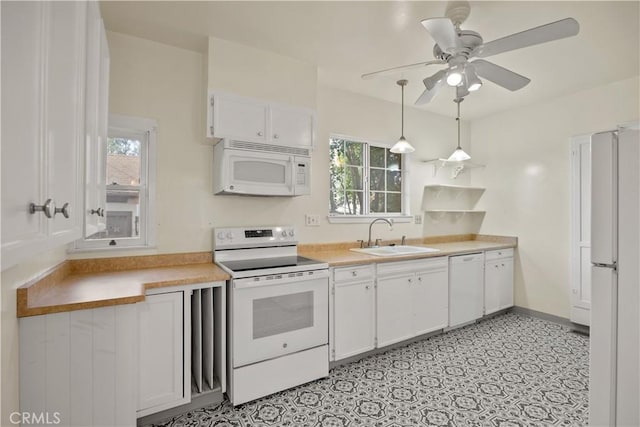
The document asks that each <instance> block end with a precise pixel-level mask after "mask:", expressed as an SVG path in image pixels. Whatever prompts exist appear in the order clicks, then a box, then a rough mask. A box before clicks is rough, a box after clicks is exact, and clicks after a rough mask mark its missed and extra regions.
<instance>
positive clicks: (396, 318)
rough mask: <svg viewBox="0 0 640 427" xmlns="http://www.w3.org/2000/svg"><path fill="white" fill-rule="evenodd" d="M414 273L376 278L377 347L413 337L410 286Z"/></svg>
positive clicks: (413, 279)
mask: <svg viewBox="0 0 640 427" xmlns="http://www.w3.org/2000/svg"><path fill="white" fill-rule="evenodd" d="M414 281H416V278H415V275H414V274H413V273H411V274H405V275H399V276H392V277H382V278H378V287H377V304H376V306H377V321H376V325H377V331H378V332H377V335H378V341H377V344H378V347H384V346H386V345H389V344H393V343H396V342H400V341H403V340H406V339H409V338H411V337H413V312H412V310H411V309H412V301H411V299H412V297H411V295H412V286H413V282H414Z"/></svg>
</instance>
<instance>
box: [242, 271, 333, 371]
mask: <svg viewBox="0 0 640 427" xmlns="http://www.w3.org/2000/svg"><path fill="white" fill-rule="evenodd" d="M316 273H317V274H314V275H313V276H306V277H304V278H303V277H294V278H283V279H273V281H270V282H269V283H262V282H260V283H258V284H254V283H253V282H254V279H253V278H247V279H235V280H233V284H232V286H233V290H232V292H233V294H232V307H233V308H232V310H233V314H232V318H233V323H232V324H233V350H232V351H233V367H234V368H238V367H241V366H245V365H248V364H251V363H254V362H259V361H262V360H266V359H271V358H274V357H279V356H283V355H285V354H290V353H295V352H298V351H301V350H306V349H309V348H313V347H317V346H320V345H324V344H327V343H328V342H329V312H328V311H329V310H328V307H329V279H328V273H324V274H323V273H321V272H316ZM283 276H285V275H283Z"/></svg>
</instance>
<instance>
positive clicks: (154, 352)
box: [137, 292, 191, 417]
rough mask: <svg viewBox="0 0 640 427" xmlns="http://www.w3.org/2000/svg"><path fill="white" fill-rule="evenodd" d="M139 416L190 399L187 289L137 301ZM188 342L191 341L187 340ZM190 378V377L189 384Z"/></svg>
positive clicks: (149, 296)
mask: <svg viewBox="0 0 640 427" xmlns="http://www.w3.org/2000/svg"><path fill="white" fill-rule="evenodd" d="M137 307H138V342H139V347H138V417H141V416H145V415H149V414H152V413H154V412H158V411H161V410H164V409H169V408H172V407H175V406H178V405H181V404H184V403H188V402H189V401H190V399H191V396H190V394H189V395H185V390H189V389H190V387H185V381H189V379H190V376H185V369H184V366H185V357H186V353H185V352H184V350H185V336H184V329H183V325H184V324H186V322H188V321H190V319H186V318H185V315H184V313H185V311H184V293H183V292H169V293H165V294H157V295H147V297H146V299H145V301H144V302H141V303H138V305H137ZM187 342H188V341H187ZM190 383H191V382H190V381H189V384H190Z"/></svg>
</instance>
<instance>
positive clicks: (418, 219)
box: [413, 215, 422, 224]
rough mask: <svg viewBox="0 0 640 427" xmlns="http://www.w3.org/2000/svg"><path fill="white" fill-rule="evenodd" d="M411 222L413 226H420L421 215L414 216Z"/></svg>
mask: <svg viewBox="0 0 640 427" xmlns="http://www.w3.org/2000/svg"><path fill="white" fill-rule="evenodd" d="M413 221H414V223H415V224H422V215H415V216H414V217H413Z"/></svg>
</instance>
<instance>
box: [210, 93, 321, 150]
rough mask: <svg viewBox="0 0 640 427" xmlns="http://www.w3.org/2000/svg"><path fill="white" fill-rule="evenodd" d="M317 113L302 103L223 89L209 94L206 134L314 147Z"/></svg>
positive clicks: (214, 136) (266, 142)
mask: <svg viewBox="0 0 640 427" xmlns="http://www.w3.org/2000/svg"><path fill="white" fill-rule="evenodd" d="M314 125H315V113H314V111H313V110H311V109H308V108H303V107H294V106H288V105H283V104H276V103H269V102H266V101H262V100H259V99H254V98H249V97H244V96H239V95H233V94H229V93H224V92H212V93H210V94H209V105H208V114H207V137H209V138H214V139H215V140H220V139H223V138H229V139H235V140H240V141H245V142H257V143H265V144H277V145H285V146H291V147H311V146H312V145H313V139H314Z"/></svg>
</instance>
